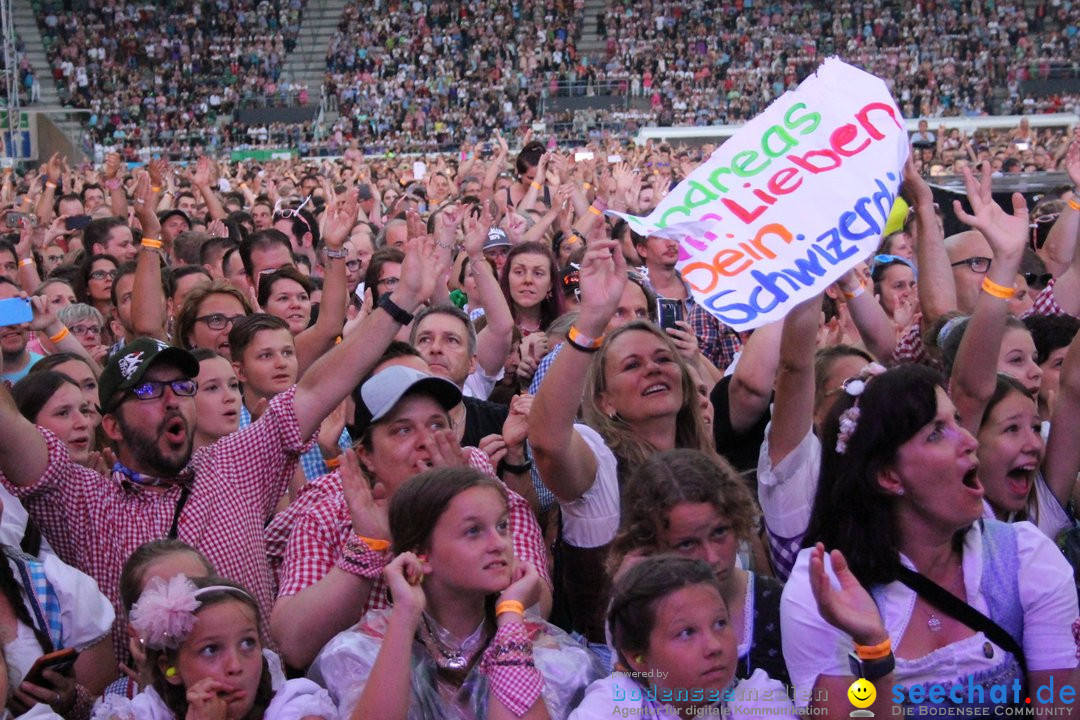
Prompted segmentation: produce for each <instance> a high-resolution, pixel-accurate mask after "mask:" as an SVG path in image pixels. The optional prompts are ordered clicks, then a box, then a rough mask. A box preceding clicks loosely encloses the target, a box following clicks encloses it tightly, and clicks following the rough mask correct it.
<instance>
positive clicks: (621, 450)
mask: <svg viewBox="0 0 1080 720" xmlns="http://www.w3.org/2000/svg"><path fill="white" fill-rule="evenodd" d="M616 247H617V244H616V243H615V242H614V241H611V240H608V241H600V242H594V243H592V244H591V245H590V246H589V250H588V252H587V253H586V254H585V257H584V259H583V261H582V266H581V273H580V277H581V279H580V289H581V304H580V305H579V307H578V313H579V314H578V319H577V322H576V323H575V324H574V325H573V326H572V327H571V328H570V331H569V333H568V335H567V338H566V342H565V343H564V344H563V348H562V350H561V352H559V354H558V356H557V357H556V358H555V361H554V363H552V365H551V368H550V369H549V370H548V372H547V376H546V377H545V380H544V382H543V383H542V384H541V385H540V388H539V391H538V392H537V394H536V397H535V398H534V400H533V406H532V411H531V412H530V415H529V442H530V446H531V447H532V450H533V456H534V458H535V460H536V464H537V467H538V469H539V471H540V477H541V478H542V479H543V481H544V484H545V485H546V486H547V488H548V489H549V490H551V492H552V493H554V495H555V497H556V498H557V499H558V501H559V504H560V507H561V508H562V536H561V541H560V544H559V550H558V557H557V560H556V572H557V574H558V575H559V576H560V580H561V583H562V588H561V590H562V592H563V593H564V594H565V598H564V599H565V601H566V602H567V606H566V607H567V608H568V610H569V612H570V614H571V618H570V622H571V624H572V627H573V628H574V629H575V631H577V632H579V633H581V634H582V635H583V636H584V637H586V638H587V639H588V641H589V642H590V643H591V644H592V647H593V648H594V649H595V650H596V652H598V653H599V654H601V655H605V654H606V650H605V648H606V642H605V638H604V626H603V614H604V608H605V605H606V597H605V593H606V585H607V583H606V577H607V575H606V573H605V571H604V559H605V557H606V555H607V547H608V544H609V543H610V542H611V541H612V539H613V538H614V537H615V533H616V530H617V529H618V526H619V516H620V506H619V494H620V488H621V485H622V479H623V478H624V477H625V476H627V475H628V474H629V473H630V472H631V471H632V470H633V469H634V468H636V467H638V466H639V465H641V464H642V463H644V462H645V461H646V460H647V459H648V458H649V456H651V455H652V454H653V453H656V452H659V451H663V450H670V449H673V448H677V447H678V448H692V449H697V450H701V451H704V452H713V450H712V437H711V435H710V433H709V432H708V431H707V430H706V428H705V425H704V423H703V421H702V417H701V409H700V403H699V400H698V395H697V392H696V389H695V386H694V382H693V380H692V378H691V376H690V373H689V372H688V371H687V368H686V366H685V364H684V363H683V362H682V361H681V359H680V357H679V352H678V349H677V348H676V347H675V345H674V343H673V342H672V340H671V338H670V337H669V336H668V335H667V334H666V333H664V332H662V331H661V330H660V329H659V328H658V327H656V326H655V325H652V324H651V323H647V322H643V321H633V322H630V323H628V324H626V325H623V326H621V327H619V328H618V329H617V330H614V331H612V332H610V333H609V334H608V335H607V336H606V337H605V336H604V332H605V330H606V328H608V327H609V323H610V322H611V318H612V316H613V315H614V313H615V310H616V307H617V306H618V305H619V302H620V300H621V298H622V295H623V290H624V288H625V287H626V284H627V282H628V279H627V275H626V266H625V261H624V260H623V257H622V253H615V255H614V257H613V256H612V254H611V251H612V250H613V249H614V248H616ZM579 397H580V398H583V404H582V409H583V416H584V423H579V422H577V415H578V413H577V403H576V402H575V401H568V400H569V399H571V398H579Z"/></svg>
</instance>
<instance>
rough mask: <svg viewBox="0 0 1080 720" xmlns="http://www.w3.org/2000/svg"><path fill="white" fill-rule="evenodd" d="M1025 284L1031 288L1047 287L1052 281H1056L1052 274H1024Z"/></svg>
mask: <svg viewBox="0 0 1080 720" xmlns="http://www.w3.org/2000/svg"><path fill="white" fill-rule="evenodd" d="M1023 276H1024V282H1026V283H1027V284H1028V285H1029V286H1035V287H1046V286H1047V285H1049V284H1050V281H1051V280H1053V279H1054V276H1053V275H1051V274H1050V273H1041V274H1040V273H1030V272H1029V273H1023Z"/></svg>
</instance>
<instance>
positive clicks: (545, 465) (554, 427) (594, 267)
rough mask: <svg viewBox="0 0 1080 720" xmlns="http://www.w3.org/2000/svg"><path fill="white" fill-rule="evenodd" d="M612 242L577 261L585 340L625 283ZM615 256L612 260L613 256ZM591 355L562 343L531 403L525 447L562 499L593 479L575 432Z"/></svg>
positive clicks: (598, 329)
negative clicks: (579, 404) (579, 269)
mask: <svg viewBox="0 0 1080 720" xmlns="http://www.w3.org/2000/svg"><path fill="white" fill-rule="evenodd" d="M617 250H618V243H616V242H614V241H613V240H607V241H603V242H594V243H591V244H590V245H589V249H588V251H586V253H585V257H584V258H583V260H582V263H581V305H580V306H579V314H578V320H577V323H576V327H577V328H578V330H579V331H580V332H581V334H582V335H584V336H586V337H589V338H600V337H601V336H603V334H604V332H605V330H606V328H607V325H608V322H609V321H610V320H611V317H612V316H613V315H614V314H615V307H616V306H617V305H618V303H619V298H620V297H622V291H623V288H624V287H625V286H626V283H627V282H628V280H627V277H626V262H625V261H624V260H623V257H622V253H621V252H617ZM613 252H614V256H612V253H613ZM592 359H593V353H588V352H582V351H581V350H579V349H577V348H575V347H574V346H573V345H572V344H570V343H566V344H565V345H564V346H563V349H562V351H561V352H560V353H559V355H558V357H556V358H555V362H554V363H552V365H551V369H549V370H548V372H547V375H546V376H545V378H544V382H543V383H541V384H540V389H539V391H538V392H537V394H536V397H535V398H534V399H533V406H532V410H531V412H530V413H529V444H530V446H531V447H532V451H533V458H534V460H535V461H536V464H537V467H538V468H539V470H540V477H541V478H542V479H543V481H544V484H545V485H546V486H547V487H548V489H549V490H551V492H553V493H554V494H555V495H556V496H558V497H559V498H560V499H561V500H563V501H567V502H569V501H572V500H576V499H577V498H579V497H581V496H582V495H583V494H584V493H585V492H586V491H587V490H588V489H589V488H590V487H592V484H593V482H594V481H595V479H596V459H595V458H594V457H593V454H592V452H591V451H590V450H589V447H588V445H586V443H585V440H583V439H582V437H581V436H580V435H578V433H577V432H576V431H575V430H574V421H575V419H576V418H577V409H578V404H577V402H576V399H577V398H580V397H581V396H582V394H583V392H584V390H585V377H586V375H587V374H588V372H589V365H590V364H591V363H592Z"/></svg>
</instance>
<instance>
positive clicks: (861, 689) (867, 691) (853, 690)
mask: <svg viewBox="0 0 1080 720" xmlns="http://www.w3.org/2000/svg"><path fill="white" fill-rule="evenodd" d="M847 696H848V700H850V701H851V704H852V705H854V706H855V707H857V708H868V707H870V706H871V705H873V704H874V700H876V699H877V690H876V689H875V688H874V685H873V683H871V682H870V681H869V680H865V679H863V678H859V679H858V680H856V681H855V682H853V683H851V687H849V688H848V689H847Z"/></svg>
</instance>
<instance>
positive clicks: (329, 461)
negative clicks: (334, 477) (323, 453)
mask: <svg viewBox="0 0 1080 720" xmlns="http://www.w3.org/2000/svg"><path fill="white" fill-rule="evenodd" d="M323 462H324V463H326V467H328V468H330V469H333V468H338V467H341V458H339V457H332V458H323Z"/></svg>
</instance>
